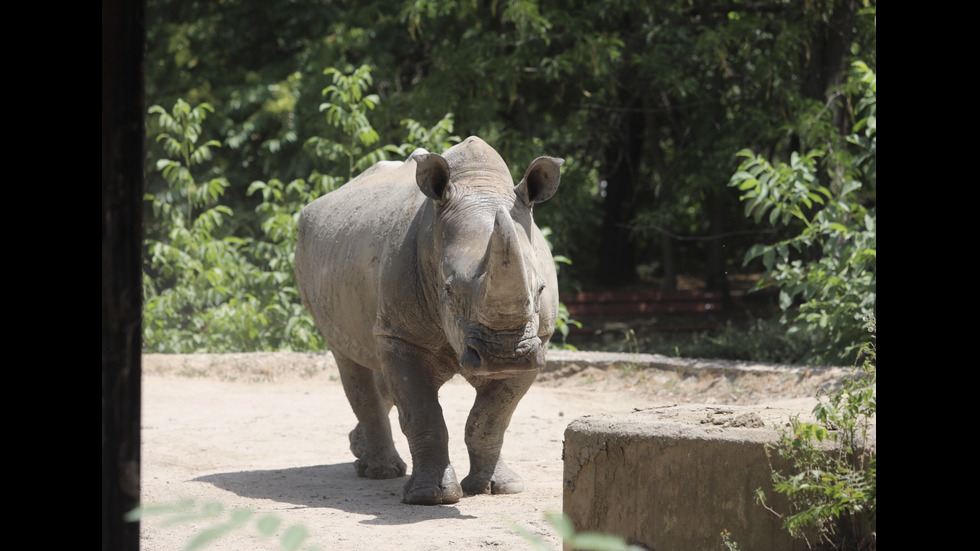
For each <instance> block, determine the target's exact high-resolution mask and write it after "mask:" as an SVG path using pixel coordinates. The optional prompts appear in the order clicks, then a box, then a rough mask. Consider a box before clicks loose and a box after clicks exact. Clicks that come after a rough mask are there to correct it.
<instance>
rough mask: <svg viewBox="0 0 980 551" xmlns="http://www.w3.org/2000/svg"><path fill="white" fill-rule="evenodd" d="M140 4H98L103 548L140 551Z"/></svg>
mask: <svg viewBox="0 0 980 551" xmlns="http://www.w3.org/2000/svg"><path fill="white" fill-rule="evenodd" d="M144 13H145V0H102V549H103V551H117V550H119V551H129V550H137V549H139V524H138V523H136V522H126V521H125V519H124V514H125V513H126V512H128V511H130V510H132V509H133V508H134V507H135V506H136V505H137V504H138V502H139V490H140V432H139V431H140V391H141V387H140V374H141V369H140V367H141V366H140V350H141V342H140V336H141V333H142V331H141V313H142V309H143V298H142V276H141V262H140V257H141V250H142V241H143V230H142V197H143V141H144V123H143V111H144V108H143V44H144V41H145V21H144V18H145V15H144Z"/></svg>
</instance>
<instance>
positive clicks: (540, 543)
mask: <svg viewBox="0 0 980 551" xmlns="http://www.w3.org/2000/svg"><path fill="white" fill-rule="evenodd" d="M545 518H546V519H547V520H548V523H549V524H551V526H552V527H553V528H554V529H555V530H556V531H557V532H558V535H559V536H561V539H562V544H563V548H564V549H575V550H576V551H641V550H642V549H643V548H642V547H639V546H636V545H627V543H626V541H624V540H623V538H621V537H619V536H614V535H612V534H602V533H599V532H576V531H575V525H574V524H572V521H571V519H570V518H568V517H567V516H566V515H564V514H562V513H545ZM512 528H513V529H514V531H516V532H517V533H518V534H520V535H521V536H522V537H523V538H524V539H526V540H527V541H528V542H529V543H530V544H531V545H532V546H533V548H534V549H539V550H540V551H553V550H552V549H551V547H550V546H549V545H548V544H547V543H546V542H545V541H544V540H542V539H541V538H540V537H539V536H537V535H535V534H533V533H531V532H530V531H528V530H527V529H526V528H523V527H521V526H519V525H513V526H512Z"/></svg>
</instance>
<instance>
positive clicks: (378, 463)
mask: <svg viewBox="0 0 980 551" xmlns="http://www.w3.org/2000/svg"><path fill="white" fill-rule="evenodd" d="M360 427H361V426H360V424H358V426H357V428H355V429H354V430H352V431H351V432H350V451H351V452H352V453H353V454H354V457H356V458H358V459H357V461H355V462H354V469H355V470H356V471H357V476H360V477H363V478H373V479H385V478H398V477H401V476H405V472H406V469H407V467H406V465H405V462H404V461H402V458H401V456H399V455H398V452H397V451H395V449H394V448H393V447H391V448H390V449H389V448H387V447H382V449H380V450H372V449H371V446H370V445H369V442H367V441H366V439H365V438H364V436H363V434H361V431H360V430H359V429H360Z"/></svg>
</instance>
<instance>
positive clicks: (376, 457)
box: [333, 351, 405, 479]
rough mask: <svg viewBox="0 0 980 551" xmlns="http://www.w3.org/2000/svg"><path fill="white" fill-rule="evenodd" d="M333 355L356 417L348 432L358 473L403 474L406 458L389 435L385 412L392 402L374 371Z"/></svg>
mask: <svg viewBox="0 0 980 551" xmlns="http://www.w3.org/2000/svg"><path fill="white" fill-rule="evenodd" d="M333 355H334V358H336V359H337V368H338V369H339V371H340V381H341V382H342V383H343V385H344V392H345V393H346V394H347V400H348V401H349V402H350V405H351V409H353V410H354V415H355V416H356V417H357V426H356V427H354V430H352V431H351V433H350V450H351V452H352V453H353V454H354V457H356V458H357V460H356V461H355V462H354V469H355V470H356V471H357V475H358V476H362V477H365V478H375V479H379V478H398V477H400V476H405V462H404V461H402V458H401V457H400V456H399V455H398V452H397V451H396V450H395V444H394V442H392V439H391V423H390V422H389V421H388V412H390V411H391V405H392V404H391V401H390V399H387V398H386V397H385V396H384V395H383V393H382V392H381V391H380V390H379V388H378V381H377V380H376V375H377V374H376V373H375V372H374V371H372V370H370V369H368V368H366V367H364V366H361V365H360V364H358V363H356V362H354V361H353V360H351V359H350V358H348V357H346V356H344V355H343V354H340V353H338V352H336V351H334V352H333ZM378 378H380V377H378Z"/></svg>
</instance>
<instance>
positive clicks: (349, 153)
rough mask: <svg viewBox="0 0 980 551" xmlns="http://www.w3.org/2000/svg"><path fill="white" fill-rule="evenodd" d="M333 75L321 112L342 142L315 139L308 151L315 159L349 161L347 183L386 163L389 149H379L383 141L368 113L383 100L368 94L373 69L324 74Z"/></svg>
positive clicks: (336, 71) (308, 143) (333, 71)
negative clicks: (379, 163)
mask: <svg viewBox="0 0 980 551" xmlns="http://www.w3.org/2000/svg"><path fill="white" fill-rule="evenodd" d="M323 74H325V75H330V77H331V79H332V81H333V82H332V84H330V85H329V86H327V87H326V88H324V89H323V96H324V97H325V98H327V101H326V102H325V103H322V104H320V112H321V113H324V114H325V115H326V122H327V125H328V126H329V127H332V128H334V129H336V132H337V133H338V134H339V138H337V139H331V138H325V137H313V138H310V139H308V140H307V141H306V145H305V148H306V151H307V152H308V153H309V154H310V156H311V157H313V158H314V159H317V160H320V161H321V163H322V162H324V161H332V162H337V161H346V163H345V164H346V165H347V166H346V169H347V179H348V180H349V179H351V178H353V177H354V173H355V171H357V170H365V169H367V168H368V167H370V166H371V165H373V164H375V163H377V162H378V161H383V160H386V159H387V158H388V157H387V153H388V152H390V151H391V152H393V151H396V150H393V149H391V148H390V146H383V147H376V144H377V143H378V141H379V140H380V139H381V136H379V135H378V132H377V130H375V129H374V127H373V126H372V125H371V122H370V121H369V120H368V116H367V115H368V111H372V110H374V109H375V108H376V107H377V106H378V103H379V102H380V101H381V99H380V98H379V97H378V95H377V94H369V93H367V92H368V90H370V88H371V85H372V84H373V83H374V79H373V78H372V77H371V68H370V67H368V66H367V65H361V66H360V67H358V68H357V69H354V70H353V71H351V72H350V73H345V72H343V71H340V70H339V69H335V68H333V67H330V68H328V69H326V70H325V71H323Z"/></svg>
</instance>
